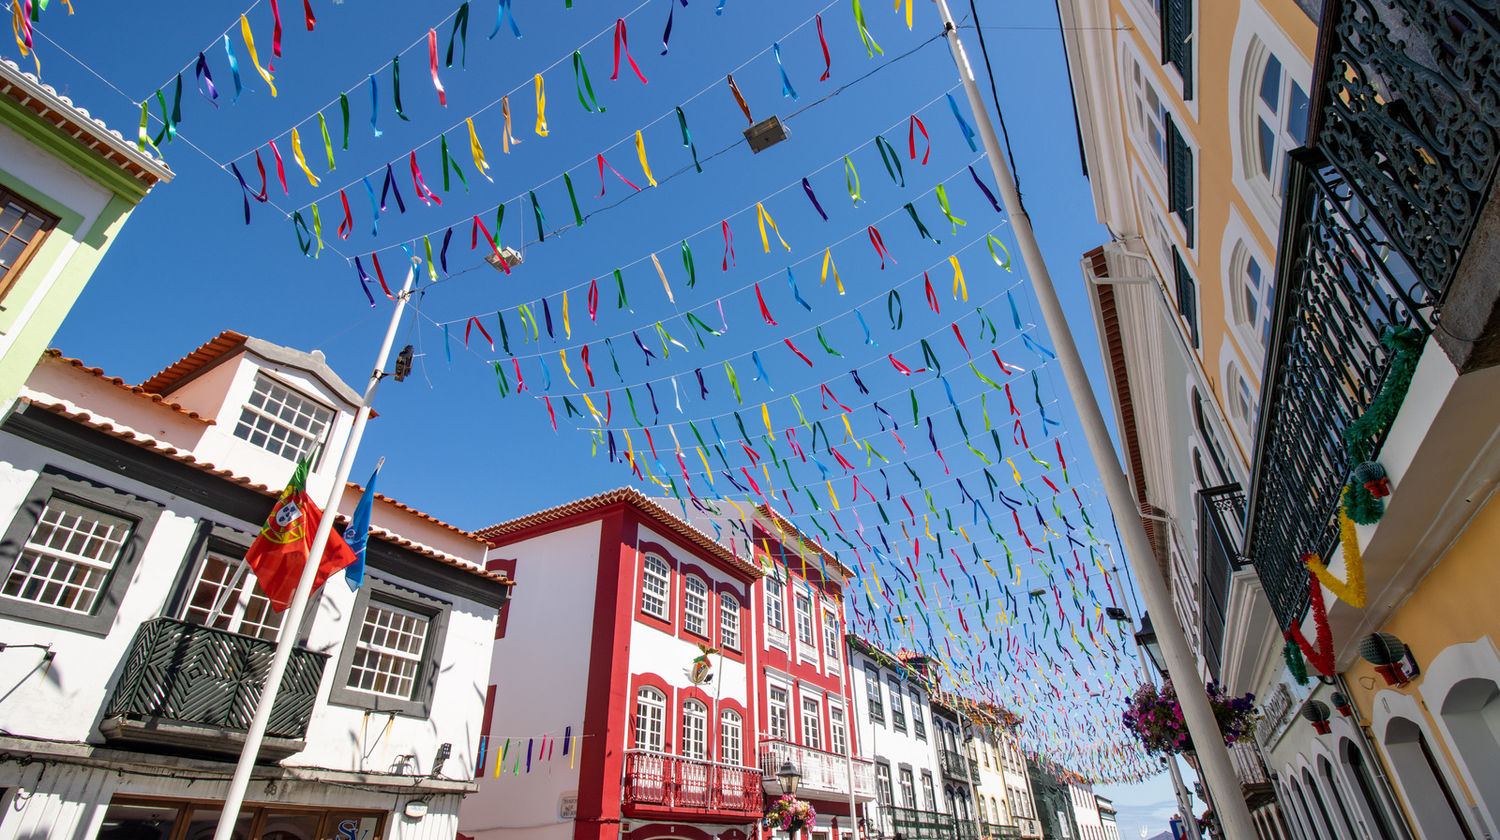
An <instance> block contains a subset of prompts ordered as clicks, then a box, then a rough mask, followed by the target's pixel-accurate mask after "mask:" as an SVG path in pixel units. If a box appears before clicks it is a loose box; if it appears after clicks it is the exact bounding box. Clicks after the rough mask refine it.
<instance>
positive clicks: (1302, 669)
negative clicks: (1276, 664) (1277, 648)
mask: <svg viewBox="0 0 1500 840" xmlns="http://www.w3.org/2000/svg"><path fill="white" fill-rule="evenodd" d="M1281 655H1282V657H1283V658H1285V659H1286V669H1287V670H1288V671H1290V672H1291V674H1292V679H1294V680H1296V681H1297V685H1307V660H1306V659H1303V658H1302V648H1300V647H1297V643H1296V642H1294V641H1292V640H1291V639H1287V640H1286V647H1284V648H1282V649H1281Z"/></svg>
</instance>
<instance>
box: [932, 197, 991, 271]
mask: <svg viewBox="0 0 1500 840" xmlns="http://www.w3.org/2000/svg"><path fill="white" fill-rule="evenodd" d="M933 193H934V194H936V195H937V200H938V204H939V205H941V206H942V208H943V215H944V216H947V217H948V221H949V222H951V223H952V224H953V232H954V233H958V229H959V227H960V226H962V225H967V224H968V222H966V221H964V220H963V219H960V218H959V217H957V216H955V215H953V208H952V207H951V206H949V204H948V190H947V189H946V188H945V187H944V186H943V185H942V184H938V185H937V186H936V187H934V188H933ZM991 238H993V236H992V237H991ZM990 253H991V254H992V255H993V253H994V252H993V251H991V252H990Z"/></svg>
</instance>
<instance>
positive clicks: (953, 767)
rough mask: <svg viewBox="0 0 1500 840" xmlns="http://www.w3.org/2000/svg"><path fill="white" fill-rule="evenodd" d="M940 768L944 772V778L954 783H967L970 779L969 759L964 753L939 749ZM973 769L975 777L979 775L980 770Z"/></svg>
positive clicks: (943, 748)
mask: <svg viewBox="0 0 1500 840" xmlns="http://www.w3.org/2000/svg"><path fill="white" fill-rule="evenodd" d="M938 767H939V768H940V769H941V770H942V771H943V775H944V776H947V777H948V778H950V779H953V780H954V781H958V782H967V781H968V780H969V778H970V776H969V771H970V767H969V759H967V758H965V757H964V755H963V754H962V753H960V752H957V751H954V750H950V749H947V748H946V747H938ZM973 769H974V772H975V775H978V768H977V767H976V768H973Z"/></svg>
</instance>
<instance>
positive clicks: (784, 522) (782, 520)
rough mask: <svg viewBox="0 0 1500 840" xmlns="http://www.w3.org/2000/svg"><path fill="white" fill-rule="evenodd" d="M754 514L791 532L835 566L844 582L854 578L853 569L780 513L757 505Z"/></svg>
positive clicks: (768, 506) (763, 505) (765, 505)
mask: <svg viewBox="0 0 1500 840" xmlns="http://www.w3.org/2000/svg"><path fill="white" fill-rule="evenodd" d="M755 512H756V513H759V514H760V515H761V516H764V517H766V518H767V519H774V520H776V521H777V522H778V523H779V524H780V525H781V527H783V528H785V529H786V530H788V531H791V532H792V533H793V534H795V535H796V538H797V539H799V540H801V541H802V544H803V545H807V546H811V547H812V548H813V549H815V550H817V552H818V553H819V554H822V555H823V559H824V561H825V562H827V563H832V564H833V565H835V566H837V567H838V568H839V569H840V570H842V571H843V573H844V578H845V580H847V579H849V578H852V577H854V570H853V569H851V568H849V567H848V566H845V565H844V564H843V563H840V562H839V559H838V558H837V557H834V556H833V553H832V552H830V551H829V550H828V549H826V548H824V547H823V546H821V545H819V544H817V543H816V542H813V541H812V540H811V539H808V537H807V535H806V534H804V533H802V529H800V528H798V527H797V526H796V525H794V524H792V520H790V519H787V518H786V517H785V516H782V515H781V514H780V513H777V512H776V510H775V509H773V508H772V507H771V506H770V505H768V504H761V505H757V506H756V508H755Z"/></svg>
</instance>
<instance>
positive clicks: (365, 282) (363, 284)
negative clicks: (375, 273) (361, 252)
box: [354, 257, 375, 306]
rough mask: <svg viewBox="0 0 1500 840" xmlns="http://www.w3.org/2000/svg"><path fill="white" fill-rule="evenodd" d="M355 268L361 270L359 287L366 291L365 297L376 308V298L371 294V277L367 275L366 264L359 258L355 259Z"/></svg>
mask: <svg viewBox="0 0 1500 840" xmlns="http://www.w3.org/2000/svg"><path fill="white" fill-rule="evenodd" d="M354 267H355V268H356V269H358V270H359V287H360V288H361V289H363V290H364V292H365V297H367V298H369V299H370V305H371V306H374V305H375V296H374V295H372V294H370V275H368V274H366V273H365V267H364V264H363V263H361V262H360V261H359V257H355V258H354Z"/></svg>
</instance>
